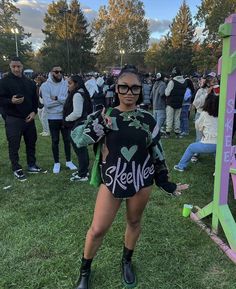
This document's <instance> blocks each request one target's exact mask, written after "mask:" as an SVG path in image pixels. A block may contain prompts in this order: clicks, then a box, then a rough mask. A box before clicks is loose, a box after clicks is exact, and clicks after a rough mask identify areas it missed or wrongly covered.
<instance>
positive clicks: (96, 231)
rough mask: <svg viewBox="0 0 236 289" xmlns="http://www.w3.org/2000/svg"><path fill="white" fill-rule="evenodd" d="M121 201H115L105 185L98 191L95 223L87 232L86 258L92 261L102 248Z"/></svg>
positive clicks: (93, 222)
mask: <svg viewBox="0 0 236 289" xmlns="http://www.w3.org/2000/svg"><path fill="white" fill-rule="evenodd" d="M120 204H121V200H119V199H115V198H114V197H113V195H112V194H111V192H110V191H109V190H108V188H107V187H106V186H105V185H101V186H100V188H99V191H98V195H97V200H96V204H95V209H94V215H93V221H92V225H91V227H90V229H89V230H88V232H87V236H86V241H85V248H84V258H85V259H92V258H93V257H94V256H95V255H96V252H97V250H98V248H99V247H100V245H101V243H102V240H103V237H104V235H105V234H106V232H107V231H108V229H109V228H110V226H111V225H112V223H113V221H114V218H115V216H116V213H117V211H118V210H119V208H120Z"/></svg>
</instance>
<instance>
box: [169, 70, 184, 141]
mask: <svg viewBox="0 0 236 289" xmlns="http://www.w3.org/2000/svg"><path fill="white" fill-rule="evenodd" d="M171 76H172V79H171V80H170V81H169V83H168V84H167V87H166V90H165V95H166V135H167V137H169V136H170V133H171V131H172V129H173V126H174V132H175V134H176V137H177V138H178V137H179V134H180V114H181V108H182V103H183V99H184V94H185V91H186V83H185V79H184V77H183V76H182V75H181V71H180V69H179V68H177V67H174V68H173V70H172V72H171Z"/></svg>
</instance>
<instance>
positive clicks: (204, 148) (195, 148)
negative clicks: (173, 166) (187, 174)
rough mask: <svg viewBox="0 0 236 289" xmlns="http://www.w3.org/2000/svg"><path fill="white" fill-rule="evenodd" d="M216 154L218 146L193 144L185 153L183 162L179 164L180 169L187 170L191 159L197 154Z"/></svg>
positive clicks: (200, 143)
mask: <svg viewBox="0 0 236 289" xmlns="http://www.w3.org/2000/svg"><path fill="white" fill-rule="evenodd" d="M195 153H197V154H215V153H216V144H211V143H210V144H209V143H202V142H194V143H191V144H190V145H189V146H188V147H187V149H186V151H185V153H184V154H183V156H182V158H181V160H180V161H179V163H178V167H179V168H181V169H185V168H186V167H187V166H188V164H189V162H190V160H191V157H192V156H193V155H194V154H195Z"/></svg>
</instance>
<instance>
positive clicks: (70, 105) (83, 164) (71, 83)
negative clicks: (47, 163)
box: [63, 75, 93, 182]
mask: <svg viewBox="0 0 236 289" xmlns="http://www.w3.org/2000/svg"><path fill="white" fill-rule="evenodd" d="M92 112H93V107H92V102H91V99H90V96H89V93H88V91H87V89H86V87H85V85H84V81H83V79H82V77H81V76H79V75H73V76H71V77H70V78H69V80H68V97H67V99H66V102H65V104H64V108H63V120H64V126H65V127H66V128H67V129H68V134H69V137H70V134H71V130H72V129H73V127H75V126H77V125H79V124H82V123H83V122H84V120H85V119H86V118H87V116H88V115H89V114H90V113H92ZM71 143H72V146H73V149H74V151H75V153H76V155H77V158H78V162H79V169H78V171H76V172H74V173H72V176H71V178H70V181H81V182H83V181H88V167H89V154H88V149H87V147H81V148H77V147H76V146H75V144H74V142H71Z"/></svg>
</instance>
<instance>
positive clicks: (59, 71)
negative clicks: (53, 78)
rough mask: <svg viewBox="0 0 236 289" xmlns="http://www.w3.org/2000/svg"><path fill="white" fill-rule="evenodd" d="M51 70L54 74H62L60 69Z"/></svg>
mask: <svg viewBox="0 0 236 289" xmlns="http://www.w3.org/2000/svg"><path fill="white" fill-rule="evenodd" d="M52 72H54V73H56V74H59V73H61V74H62V70H53V71H52Z"/></svg>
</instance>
